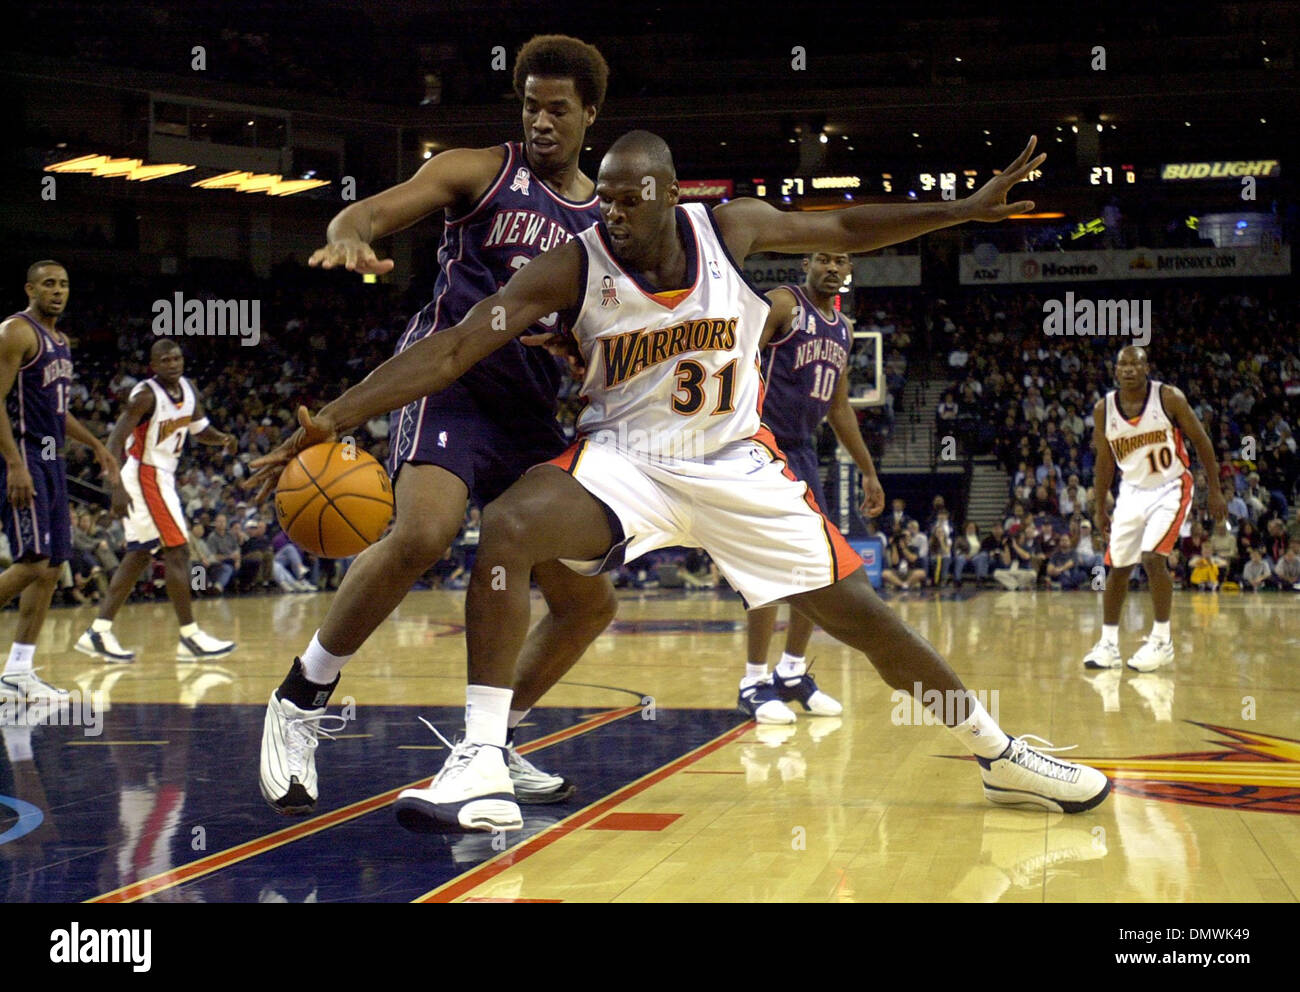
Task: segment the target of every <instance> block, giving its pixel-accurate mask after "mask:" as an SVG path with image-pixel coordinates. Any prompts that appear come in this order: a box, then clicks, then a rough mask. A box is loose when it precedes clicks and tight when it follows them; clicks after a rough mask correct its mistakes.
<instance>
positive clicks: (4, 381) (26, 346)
mask: <svg viewBox="0 0 1300 992" xmlns="http://www.w3.org/2000/svg"><path fill="white" fill-rule="evenodd" d="M35 348H36V332H35V331H33V330H32V329H31V327H30V326H28V324H27V322H26V321H25V320H21V319H19V318H17V317H15V318H14V319H13V320H10V321H6V322H5V323H4V324H3V325H0V395H2V396H3V397H4V398H5V402H4V403H0V457H3V458H4V460H5V465H6V466H7V467H8V470H9V471H8V478H9V487H8V488H9V491H8V496H9V503H10V505H11V506H13V507H14V508H15V509H19V510H25V509H26V508H27V507H29V506H31V504H32V493H33V487H32V475H31V473H30V472H28V471H27V465H26V464H25V463H24V462H23V453H22V452H21V451H19V450H18V441H17V440H16V439H15V438H14V428H13V424H11V423H10V422H9V403H8V399H9V392H10V390H12V389H13V388H14V380H15V379H17V378H18V370H19V369H21V368H22V367H23V365H25V364H26V359H27V354H28V353H29V352H32V351H34V350H35Z"/></svg>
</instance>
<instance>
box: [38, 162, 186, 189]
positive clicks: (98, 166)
mask: <svg viewBox="0 0 1300 992" xmlns="http://www.w3.org/2000/svg"><path fill="white" fill-rule="evenodd" d="M193 168H194V166H192V165H181V164H179V163H169V164H167V165H145V164H144V162H143V161H142V160H141V159H138V158H110V157H109V156H107V155H79V156H77V157H76V158H70V159H67V160H66V161H63V162H55V163H54V164H53V165H47V166H46V167H45V171H46V172H80V173H85V174H87V175H92V176H98V177H100V178H103V179H130V180H132V181H134V182H141V183H147V182H148V181H149V180H150V179H161V178H162V177H163V176H174V175H176V173H178V172H189V171H190V170H191V169H193Z"/></svg>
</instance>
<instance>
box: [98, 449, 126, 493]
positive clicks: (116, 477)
mask: <svg viewBox="0 0 1300 992" xmlns="http://www.w3.org/2000/svg"><path fill="white" fill-rule="evenodd" d="M94 450H95V461H96V462H98V463H99V471H100V474H101V475H102V476H103V477H104V481H105V482H107V483H108V484H109V486H117V485H119V484H120V483H121V481H122V466H120V465H118V463H117V459H116V458H114V457H113V453H112V452H111V451H109V450H108V449H107V448H106V447H104V446H103V445H102V444H101V445H96V447H95V449H94Z"/></svg>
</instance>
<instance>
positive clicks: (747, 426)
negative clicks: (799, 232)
mask: <svg viewBox="0 0 1300 992" xmlns="http://www.w3.org/2000/svg"><path fill="white" fill-rule="evenodd" d="M676 216H677V225H678V231H679V232H680V233H681V235H682V240H683V242H684V244H685V247H686V275H687V278H688V279H691V280H692V282H691V283H690V285H689V286H688V287H687V288H684V289H680V290H669V291H667V292H655V291H654V290H653V289H652V288H651V287H650V286H648V285H647V284H646V283H645V282H644V281H642V280H640V279H639V278H637V277H635V276H633V275H632V274H630V273H629V272H627V271H626V270H625V269H624V268H623V267H622V266H621V265H620V264H619V263H618V261H617V260H616V259H615V258H614V255H613V252H612V251H611V250H610V248H609V246H608V244H607V243H606V241H605V239H604V235H603V230H604V225H603V224H597V225H596V226H595V227H592V228H589V229H588V230H586V231H584V232H583V233H582V234H580V235H578V237H577V240H578V242H579V243H580V244H581V245H582V248H583V250H584V251H585V252H586V256H587V257H586V261H587V267H586V271H587V281H586V287H585V293H584V296H583V299H582V304H581V307H580V309H579V311H578V318H577V320H576V321H575V322H574V325H573V334H574V336H575V337H576V338H577V341H578V347H579V348H580V349H581V351H582V354H583V357H584V358H585V359H586V363H587V376H586V380H585V381H584V382H583V387H582V395H583V398H584V399H585V400H586V401H587V404H588V405H587V407H586V408H585V409H584V410H583V411H582V414H581V415H580V416H579V418H578V425H577V427H578V433H579V435H582V436H585V437H589V438H592V439H594V440H598V441H603V442H613V443H616V444H617V445H618V447H619V448H620V449H621V450H623V451H625V452H627V453H629V454H634V455H640V456H643V457H651V458H657V459H670V460H671V459H676V458H701V457H705V456H707V455H709V454H712V453H713V452H716V451H718V450H720V449H721V448H723V447H724V446H726V445H728V444H730V443H731V442H733V441H737V440H742V439H744V438H749V437H753V436H754V434H755V433H757V431H758V429H759V427H760V426H761V424H760V417H759V411H760V407H761V405H762V399H763V397H762V389H763V386H762V375H761V372H760V369H759V365H758V341H759V338H760V337H761V336H762V333H763V325H764V322H765V321H766V319H767V312H768V309H769V304H768V302H767V300H766V299H765V298H764V297H763V296H762V295H760V294H759V293H757V292H756V291H755V290H754V289H752V288H751V287H750V286H749V284H748V283H746V282H745V280H744V278H743V276H742V275H741V273H740V271H739V270H738V269H737V267H736V265H735V264H734V263H733V262H732V260H731V257H730V255H729V254H728V253H727V249H726V247H725V246H724V244H723V242H722V237H721V235H720V234H719V233H718V229H717V227H716V225H715V224H714V221H713V215H712V212H711V211H710V210H709V209H708V208H707V207H706V206H704V205H703V204H699V203H690V204H682V205H679V206H678V207H677V208H676Z"/></svg>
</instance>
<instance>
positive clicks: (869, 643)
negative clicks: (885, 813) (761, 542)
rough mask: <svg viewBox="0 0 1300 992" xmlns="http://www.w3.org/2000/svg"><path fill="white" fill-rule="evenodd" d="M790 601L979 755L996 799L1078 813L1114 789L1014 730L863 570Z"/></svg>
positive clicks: (986, 785) (988, 793) (988, 789)
mask: <svg viewBox="0 0 1300 992" xmlns="http://www.w3.org/2000/svg"><path fill="white" fill-rule="evenodd" d="M790 602H791V603H792V604H797V606H798V608H799V609H800V610H801V611H802V612H804V613H806V614H807V615H808V616H809V617H811V618H812V619H813V620H814V621H815V622H816V623H818V624H819V625H820V626H821V627H822V628H823V629H824V630H825V631H826V632H827V633H828V634H830V635H831V636H832V637H835V638H836V639H838V640H840V641H843V642H844V643H845V644H848V645H849V646H850V647H853V648H856V649H857V650H859V651H861V652H862V653H863V654H865V655H866V656H867V658H868V659H869V660H870V661H871V663H872V665H874V666H875V668H876V671H877V672H879V673H880V677H881V678H883V679H884V680H885V682H886V683H887V684H888V685H889V686H890V687H891V688H894V689H898V690H902V691H903V692H907V693H909V694H910V695H912V696H914V697H915V698H917V699H918V700H919V701H920V702H922V703H923V704H924V705H925V706H926V708H927V709H928V710H929V711H930V712H931V713H932V714H933V715H934V716H935V717H936V718H938V719H939V721H940V722H941V723H943V725H944V726H946V727H948V729H949V730H951V731H952V732H953V735H954V736H955V737H956V738H957V739H958V740H959V741H960V742H961V743H962V745H963V746H964V747H966V748H967V749H968V750H969V751H970V752H971V753H972V754H973V755H975V757H976V759H977V760H978V762H979V765H980V769H981V773H982V777H983V779H984V795H985V796H986V797H987V798H988V799H989V800H990V801H991V802H995V803H999V804H1004V805H1036V806H1040V807H1042V808H1045V809H1050V810H1054V811H1058V812H1065V813H1079V812H1083V811H1085V810H1089V809H1092V808H1093V807H1094V806H1096V805H1097V804H1098V803H1100V802H1101V801H1102V800H1103V799H1104V798H1105V797H1106V795H1107V794H1108V793H1109V792H1110V782H1109V781H1108V780H1107V779H1106V776H1104V775H1103V774H1101V772H1099V771H1097V770H1096V769H1093V768H1088V767H1086V766H1082V765H1075V764H1072V763H1070V762H1064V761H1059V760H1057V759H1055V758H1052V757H1050V756H1048V755H1045V754H1042V753H1041V752H1039V751H1036V750H1034V749H1033V748H1031V747H1029V746H1028V745H1027V744H1026V743H1025V742H1024V741H1023V740H1018V739H1015V738H1012V737H1009V736H1008V735H1007V734H1006V733H1005V732H1004V731H1003V730H1002V728H1001V727H999V726H998V724H997V721H995V720H994V719H993V717H992V716H990V715H989V713H988V712H987V711H986V710H985V709H984V707H983V706H982V705H981V704H980V703H979V701H978V699H977V698H976V697H975V695H974V694H973V693H970V692H969V691H968V690H967V689H966V687H965V686H964V685H963V684H962V681H961V679H960V678H958V677H957V674H956V672H954V671H953V670H952V668H951V667H949V665H948V663H947V662H946V661H944V659H943V658H942V657H940V656H939V653H938V652H937V651H935V650H934V648H932V647H931V646H930V645H929V644H928V643H927V642H926V641H925V639H924V638H922V637H921V636H920V635H919V634H917V633H916V632H915V631H914V630H912V628H910V627H909V626H908V625H907V624H906V623H904V622H903V621H902V619H901V618H900V617H898V616H897V615H896V614H895V613H894V612H893V611H892V610H891V609H889V607H887V606H886V605H885V604H884V602H883V601H882V600H881V599H880V597H879V596H877V595H876V592H875V590H874V589H873V588H872V587H871V582H870V580H868V579H867V576H866V572H865V571H864V570H863V569H858V570H857V571H855V572H853V573H852V574H851V575H849V576H848V577H846V578H844V579H841V580H839V581H838V582H835V583H832V584H831V585H829V586H823V587H822V588H820V589H815V590H812V591H811V592H806V593H800V594H798V595H797V596H792V597H790Z"/></svg>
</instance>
